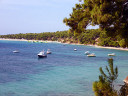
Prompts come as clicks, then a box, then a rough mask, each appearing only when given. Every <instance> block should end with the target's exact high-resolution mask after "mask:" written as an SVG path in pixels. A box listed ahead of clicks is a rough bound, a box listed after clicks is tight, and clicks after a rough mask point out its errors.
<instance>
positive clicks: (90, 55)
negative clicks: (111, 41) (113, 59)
mask: <svg viewBox="0 0 128 96" xmlns="http://www.w3.org/2000/svg"><path fill="white" fill-rule="evenodd" d="M87 56H88V57H96V55H95V54H94V53H91V54H88V55H87Z"/></svg>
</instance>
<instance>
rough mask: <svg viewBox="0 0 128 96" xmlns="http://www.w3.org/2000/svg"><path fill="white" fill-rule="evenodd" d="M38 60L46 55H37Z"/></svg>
mask: <svg viewBox="0 0 128 96" xmlns="http://www.w3.org/2000/svg"><path fill="white" fill-rule="evenodd" d="M38 57H39V58H45V57H47V55H38Z"/></svg>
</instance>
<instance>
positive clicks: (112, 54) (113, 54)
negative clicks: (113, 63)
mask: <svg viewBox="0 0 128 96" xmlns="http://www.w3.org/2000/svg"><path fill="white" fill-rule="evenodd" d="M115 55H116V54H115V53H111V54H108V56H115Z"/></svg>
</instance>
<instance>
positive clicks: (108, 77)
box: [93, 58, 118, 96]
mask: <svg viewBox="0 0 128 96" xmlns="http://www.w3.org/2000/svg"><path fill="white" fill-rule="evenodd" d="M108 63H109V67H108V66H106V71H107V73H108V74H106V73H105V72H104V71H103V69H102V67H100V68H99V70H100V73H101V75H100V76H99V81H95V82H93V91H94V93H95V95H96V96H117V91H116V90H115V89H114V85H113V82H114V80H116V79H117V77H118V68H117V67H116V68H114V66H113V59H112V58H111V59H108Z"/></svg>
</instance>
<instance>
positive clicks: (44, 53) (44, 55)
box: [37, 51, 47, 58]
mask: <svg viewBox="0 0 128 96" xmlns="http://www.w3.org/2000/svg"><path fill="white" fill-rule="evenodd" d="M37 55H38V57H39V58H43V57H47V53H46V52H45V51H41V52H40V53H38V54H37Z"/></svg>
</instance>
